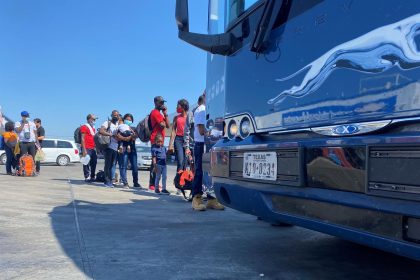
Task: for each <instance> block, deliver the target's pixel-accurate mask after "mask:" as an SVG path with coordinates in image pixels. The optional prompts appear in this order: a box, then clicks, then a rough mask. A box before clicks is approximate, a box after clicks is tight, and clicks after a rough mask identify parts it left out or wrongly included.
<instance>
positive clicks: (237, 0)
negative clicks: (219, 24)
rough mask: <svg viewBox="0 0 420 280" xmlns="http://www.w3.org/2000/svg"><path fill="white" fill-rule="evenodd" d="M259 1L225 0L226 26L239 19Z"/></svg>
mask: <svg viewBox="0 0 420 280" xmlns="http://www.w3.org/2000/svg"><path fill="white" fill-rule="evenodd" d="M258 1H259V0H227V5H226V15H227V21H226V24H227V25H229V24H230V23H231V22H232V21H234V20H236V19H237V18H238V17H240V16H241V15H242V14H243V13H244V12H245V11H246V10H248V9H249V8H250V7H251V6H252V5H254V4H255V3H256V2H258Z"/></svg>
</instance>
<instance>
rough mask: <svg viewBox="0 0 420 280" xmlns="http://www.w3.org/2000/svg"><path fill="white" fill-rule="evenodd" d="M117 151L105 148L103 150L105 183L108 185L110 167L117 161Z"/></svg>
mask: <svg viewBox="0 0 420 280" xmlns="http://www.w3.org/2000/svg"><path fill="white" fill-rule="evenodd" d="M117 155H118V153H117V151H115V150H113V149H110V148H107V149H106V150H105V153H104V156H105V168H104V169H105V170H104V172H105V184H107V185H109V184H112V169H113V167H114V166H115V163H116V162H117Z"/></svg>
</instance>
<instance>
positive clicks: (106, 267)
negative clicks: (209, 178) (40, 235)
mask: <svg viewBox="0 0 420 280" xmlns="http://www.w3.org/2000/svg"><path fill="white" fill-rule="evenodd" d="M72 183H74V181H72ZM111 191H112V190H111ZM124 192H125V191H124ZM128 192H132V191H128ZM134 193H135V194H137V195H138V199H134V200H131V202H130V203H118V198H116V202H115V204H114V203H112V204H99V203H93V202H91V201H83V200H77V201H75V203H74V205H75V206H76V208H74V206H73V203H70V204H67V205H64V206H60V207H56V208H54V209H53V211H52V212H51V213H50V218H51V224H52V227H53V230H54V233H55V235H56V237H57V239H58V240H59V242H60V244H61V246H62V248H63V251H64V252H65V253H66V254H67V255H68V256H69V257H70V258H71V259H72V260H73V261H74V263H75V264H76V265H77V266H78V267H79V269H80V270H81V271H84V272H85V274H86V276H88V277H92V278H94V279H262V277H261V276H260V275H262V274H264V278H263V279H334V280H335V279H418V277H419V275H420V266H419V263H418V262H415V261H412V260H409V259H406V258H403V257H399V256H396V255H392V254H388V253H385V252H382V251H379V250H376V249H371V248H368V247H364V246H360V245H357V244H354V243H350V242H346V241H343V240H340V239H337V238H334V237H330V236H327V235H323V234H319V233H316V232H313V231H309V230H305V229H302V228H299V227H286V228H282V227H280V228H279V227H271V226H270V225H268V224H267V223H265V222H262V221H257V219H256V218H255V217H252V216H249V215H244V214H241V213H238V212H236V211H232V210H226V211H223V212H222V211H205V212H201V213H197V212H194V211H192V210H191V208H190V204H189V203H185V201H183V200H182V199H180V197H175V196H169V197H168V196H159V195H155V194H154V193H149V192H144V191H138V192H134ZM117 194H118V192H116V195H117ZM75 209H76V212H77V221H78V223H76V222H75ZM75 236H76V237H75Z"/></svg>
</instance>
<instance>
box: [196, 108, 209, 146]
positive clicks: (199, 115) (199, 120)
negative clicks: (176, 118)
mask: <svg viewBox="0 0 420 280" xmlns="http://www.w3.org/2000/svg"><path fill="white" fill-rule="evenodd" d="M199 124H202V125H206V106H205V105H204V104H203V105H200V106H198V108H197V109H196V110H195V112H194V141H195V142H201V143H204V135H200V132H199V129H198V125H199Z"/></svg>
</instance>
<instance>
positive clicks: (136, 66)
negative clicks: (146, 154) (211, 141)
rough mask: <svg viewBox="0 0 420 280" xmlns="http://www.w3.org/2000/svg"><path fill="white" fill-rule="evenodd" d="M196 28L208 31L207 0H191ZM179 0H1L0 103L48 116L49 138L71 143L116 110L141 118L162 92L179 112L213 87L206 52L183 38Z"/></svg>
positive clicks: (12, 112) (8, 109)
mask: <svg viewBox="0 0 420 280" xmlns="http://www.w3.org/2000/svg"><path fill="white" fill-rule="evenodd" d="M189 2H190V6H189V12H190V29H191V31H193V32H199V33H206V32H207V12H208V11H207V5H208V4H207V3H208V1H205V0H200V1H197V0H194V1H189ZM177 35H178V30H177V26H176V22H175V0H118V1H116V0H59V1H58V0H36V1H34V0H0V38H1V40H0V106H1V107H2V111H3V113H4V114H5V115H6V116H8V117H9V118H11V119H13V120H15V121H17V120H19V119H20V112H21V111H23V110H26V111H28V112H29V113H30V116H31V118H32V119H33V118H36V117H38V118H41V119H42V122H43V126H44V128H45V130H46V134H47V137H48V138H64V139H72V137H73V132H74V130H75V128H76V127H77V126H78V125H80V124H83V123H85V122H86V116H87V114H89V113H94V114H96V115H97V116H98V117H99V119H98V121H97V126H98V125H100V124H101V123H102V122H104V121H106V119H107V117H108V116H109V115H110V113H111V111H112V110H113V109H117V110H119V111H120V113H122V114H124V113H132V114H133V115H134V118H135V120H134V121H135V123H137V122H138V121H140V120H141V119H142V118H144V117H145V116H146V115H147V114H148V113H149V112H150V110H151V109H152V108H153V97H154V96H157V95H162V96H163V97H164V98H165V99H166V100H167V101H168V103H167V105H168V108H169V111H170V112H174V111H175V107H176V102H177V100H178V99H180V98H186V99H187V100H190V101H196V100H197V97H198V96H199V95H200V94H201V93H202V91H203V89H204V87H205V78H206V53H205V52H203V51H201V50H199V49H197V48H194V47H192V46H190V45H188V44H187V43H185V42H183V41H181V40H179V39H178V37H177Z"/></svg>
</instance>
